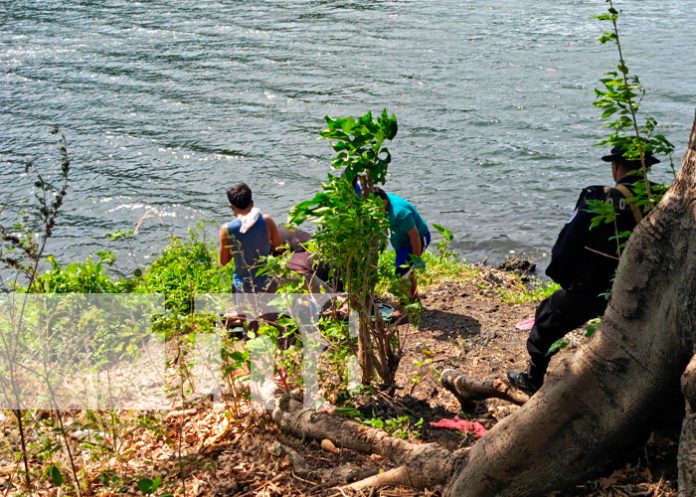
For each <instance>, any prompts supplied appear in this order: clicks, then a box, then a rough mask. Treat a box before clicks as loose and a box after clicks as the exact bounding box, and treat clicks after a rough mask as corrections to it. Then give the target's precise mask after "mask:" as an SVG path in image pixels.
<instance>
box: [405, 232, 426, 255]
mask: <svg viewBox="0 0 696 497" xmlns="http://www.w3.org/2000/svg"><path fill="white" fill-rule="evenodd" d="M408 239H409V240H410V241H411V249H413V255H415V256H416V257H420V256H421V255H422V254H423V244H422V243H421V237H420V233H418V228H416V227H415V226H414V227H413V228H411V230H410V231H409V232H408Z"/></svg>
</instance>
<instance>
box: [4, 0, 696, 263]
mask: <svg viewBox="0 0 696 497" xmlns="http://www.w3.org/2000/svg"><path fill="white" fill-rule="evenodd" d="M619 7H621V8H624V9H625V13H624V16H623V17H622V22H621V26H622V28H623V35H624V44H625V51H626V57H627V60H628V63H629V66H630V67H631V69H633V70H634V71H635V72H637V73H638V74H639V75H640V76H641V78H642V81H643V83H644V85H645V86H646V87H647V88H648V91H649V95H648V97H647V99H646V100H645V102H644V104H643V108H644V109H645V110H646V111H647V112H649V113H650V114H652V115H654V116H655V117H656V118H657V119H658V121H659V122H660V123H661V124H664V125H666V126H667V127H668V129H667V130H666V133H667V134H668V137H669V138H670V139H671V140H672V141H673V142H674V143H675V144H676V146H677V153H676V154H675V162H676V163H677V164H678V163H679V161H680V160H681V155H682V153H683V150H684V145H685V142H686V139H687V137H688V132H689V129H690V126H691V122H692V119H693V114H694V108H695V104H696V98H695V95H696V91H695V90H696V88H695V86H694V79H695V78H694V76H696V69H694V68H696V36H693V34H694V29H693V23H694V20H695V19H696V2H692V1H684V0H660V1H658V0H644V1H641V2H621V3H619ZM604 9H605V2H604V1H601V0H593V1H587V0H567V1H564V2H557V1H550V0H537V1H534V2H532V1H526V0H525V1H519V0H498V1H496V2H492V1H487V0H477V1H473V0H471V1H469V0H464V1H461V0H460V1H454V0H442V1H438V2H428V1H426V2H423V1H411V0H409V1H378V0H370V1H347V0H346V1H328V0H324V1H322V0H316V1H309V0H305V1H299V0H283V1H258V0H248V1H244V2H213V1H209V0H199V1H197V2H188V1H182V0H177V1H166V2H164V1H150V2H137V1H130V0H128V1H126V0H107V1H104V2H92V1H75V0H66V1H57V0H52V1H49V0H44V1H42V2H29V1H26V0H25V1H8V0H5V1H4V2H3V5H2V10H0V116H1V119H2V125H1V127H0V195H2V196H6V195H8V194H10V193H14V194H15V196H14V197H13V198H19V197H21V196H22V195H25V194H26V192H27V191H28V187H29V183H28V178H26V177H25V176H23V175H22V174H21V172H22V171H23V163H24V162H25V161H27V160H30V159H31V160H36V161H37V163H39V164H41V165H45V166H51V165H55V164H56V163H57V161H56V154H55V152H54V151H53V150H52V149H51V147H50V146H49V143H50V141H51V137H50V135H49V133H48V131H49V129H50V126H51V125H53V124H59V125H60V126H61V128H62V130H63V132H64V133H65V135H66V136H67V138H68V141H69V151H70V155H71V158H72V163H73V167H74V170H73V173H74V176H73V182H72V183H71V187H70V193H69V197H68V198H67V199H66V200H67V203H66V212H65V216H64V217H63V218H62V220H61V224H60V226H59V229H58V230H57V232H56V238H55V239H54V240H53V241H52V245H51V246H50V250H51V251H52V252H53V253H55V254H56V255H58V256H59V257H60V258H61V259H63V260H72V259H81V258H84V257H85V256H86V255H88V254H91V253H93V252H94V251H96V250H100V249H105V248H106V249H112V250H115V251H117V252H119V253H125V248H124V247H123V246H122V245H120V244H117V243H115V242H110V241H109V240H108V239H106V238H104V234H105V233H108V232H112V231H114V230H117V229H121V230H125V229H129V228H132V227H133V226H134V225H135V223H136V222H137V220H138V218H140V217H141V216H142V215H143V214H144V213H145V212H147V211H148V210H150V211H151V212H156V213H157V218H154V219H148V220H147V221H145V223H144V225H143V230H142V232H141V234H140V235H139V238H138V242H137V245H138V247H140V248H141V252H143V255H147V254H150V253H153V252H155V251H156V250H157V249H158V248H159V247H161V246H162V245H163V244H164V243H165V240H166V237H167V236H168V234H169V233H170V232H171V231H173V232H176V233H179V232H183V231H184V230H185V228H186V227H188V226H191V225H192V224H194V223H195V221H196V220H199V219H202V218H212V219H214V220H215V222H216V223H217V224H220V223H222V222H224V221H225V220H226V219H227V218H228V217H229V216H230V212H229V209H228V207H226V199H225V194H224V192H225V190H226V188H227V187H228V186H230V185H232V184H234V183H236V182H239V181H245V182H247V183H248V184H249V185H250V186H251V187H252V189H253V190H254V191H255V195H256V203H257V205H259V206H261V207H262V208H264V209H265V210H267V211H268V212H270V213H271V214H272V215H274V216H276V217H277V218H280V219H284V218H285V216H286V214H287V211H288V209H289V208H290V207H291V206H292V205H293V204H295V203H297V202H298V201H300V200H303V199H305V198H307V197H308V196H310V195H311V194H312V193H313V192H315V191H316V190H317V189H318V187H319V183H320V181H321V180H322V179H323V178H325V177H326V174H327V172H328V163H329V161H330V158H331V155H332V151H331V148H330V146H329V144H328V143H326V142H323V141H319V140H317V139H316V137H317V134H318V132H319V131H320V130H321V129H322V127H323V116H324V115H327V114H329V115H332V116H338V115H348V114H352V115H357V114H362V113H364V112H366V111H368V110H372V111H373V112H379V111H380V110H381V109H382V108H384V107H387V108H388V109H389V111H390V112H394V113H395V114H396V116H397V118H398V121H399V133H398V136H397V137H396V140H395V141H394V142H393V143H392V144H391V146H390V148H391V150H392V154H393V158H394V161H393V163H392V166H391V174H390V177H389V179H388V184H387V189H388V190H391V191H394V192H395V193H398V194H400V195H402V196H405V197H407V198H409V199H410V200H411V201H412V202H413V203H414V204H415V205H416V206H417V207H418V208H419V210H420V211H421V212H422V214H423V215H424V217H425V218H426V219H427V220H429V221H430V222H437V223H440V224H443V225H445V226H447V227H448V228H449V229H450V230H452V231H453V232H454V233H455V236H456V244H455V246H456V248H457V249H458V250H459V251H460V252H462V253H463V254H464V255H466V256H467V257H468V258H469V259H470V260H481V259H484V258H486V257H490V258H491V259H493V260H496V259H500V258H502V257H504V256H505V254H506V253H508V252H509V251H511V250H514V251H518V252H520V251H524V252H527V253H529V254H530V255H531V256H532V257H533V258H537V259H543V258H544V252H545V251H548V249H549V248H550V246H551V244H552V243H553V240H554V239H555V236H556V234H557V232H558V230H559V229H560V226H561V224H562V223H563V220H564V218H565V217H566V216H567V214H568V213H569V211H570V210H571V209H572V207H573V205H574V203H575V200H576V197H577V193H578V190H579V188H581V187H582V186H584V185H585V184H588V183H604V182H608V181H610V174H609V171H608V169H607V167H606V165H605V164H604V163H602V162H601V161H600V160H599V156H601V155H602V153H603V151H602V150H600V149H596V148H594V147H593V143H594V142H596V141H597V140H598V139H599V138H600V137H602V136H603V134H604V132H603V131H602V130H600V128H599V120H598V115H599V113H598V112H597V111H596V110H595V109H594V108H593V107H592V100H593V88H595V87H596V81H597V78H598V77H599V76H600V75H601V74H602V73H603V72H604V71H606V70H609V69H611V68H612V67H613V64H614V63H615V59H616V56H615V53H614V51H613V50H612V49H610V47H608V46H601V45H599V43H598V42H596V38H597V36H598V35H599V34H600V32H601V31H602V29H603V26H602V23H599V22H598V21H594V20H591V15H592V14H596V13H601V12H603V11H604ZM657 175H658V176H659V177H660V179H665V178H668V177H669V175H668V174H667V169H666V168H664V167H663V168H659V169H658V170H657ZM214 231H215V228H214V227H211V228H210V232H211V233H214Z"/></svg>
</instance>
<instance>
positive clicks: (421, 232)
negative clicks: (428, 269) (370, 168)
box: [374, 188, 430, 300]
mask: <svg viewBox="0 0 696 497" xmlns="http://www.w3.org/2000/svg"><path fill="white" fill-rule="evenodd" d="M374 193H375V195H377V196H378V197H380V198H381V199H382V200H384V204H385V207H386V209H387V215H388V216H389V226H390V228H391V236H390V237H389V241H390V242H391V244H392V247H394V250H395V251H396V273H397V274H400V275H402V276H406V275H408V276H409V278H410V280H411V300H414V299H415V298H416V297H417V295H418V283H417V281H416V275H415V274H414V272H413V267H416V266H417V267H424V264H423V260H422V259H421V255H422V254H423V251H424V250H425V249H426V247H427V246H428V245H430V230H429V229H428V225H427V224H426V222H425V221H424V220H423V218H422V217H421V215H420V214H419V213H418V210H416V208H415V207H414V206H413V205H412V204H411V203H410V202H408V201H407V200H406V199H403V198H401V197H399V196H398V195H394V194H393V193H385V192H384V190H382V189H381V188H375V189H374Z"/></svg>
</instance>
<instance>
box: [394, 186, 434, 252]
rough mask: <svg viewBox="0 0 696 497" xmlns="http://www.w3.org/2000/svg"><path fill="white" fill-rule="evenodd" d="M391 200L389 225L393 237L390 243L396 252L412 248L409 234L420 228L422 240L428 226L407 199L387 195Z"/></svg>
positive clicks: (419, 232)
mask: <svg viewBox="0 0 696 497" xmlns="http://www.w3.org/2000/svg"><path fill="white" fill-rule="evenodd" d="M387 198H388V199H389V208H388V209H387V213H388V215H389V225H390V227H391V236H390V237H389V241H390V242H391V244H392V247H394V249H395V250H399V249H400V248H403V247H409V246H411V239H410V238H409V237H408V232H409V231H411V230H412V229H413V227H414V226H415V227H416V228H418V234H419V235H420V237H421V238H423V237H425V235H426V234H427V233H428V225H427V224H426V223H425V221H423V218H422V217H421V216H420V214H419V213H418V211H417V210H416V208H415V207H413V205H411V204H410V203H409V202H408V201H407V200H406V199H403V198H401V197H399V196H398V195H394V194H393V193H387Z"/></svg>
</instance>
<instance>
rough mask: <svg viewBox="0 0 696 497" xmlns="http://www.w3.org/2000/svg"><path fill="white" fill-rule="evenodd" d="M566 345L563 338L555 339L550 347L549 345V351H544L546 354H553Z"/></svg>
mask: <svg viewBox="0 0 696 497" xmlns="http://www.w3.org/2000/svg"><path fill="white" fill-rule="evenodd" d="M567 346H568V342H566V341H565V340H564V339H562V338H561V339H560V340H556V341H555V342H553V343H552V344H551V347H549V351H548V352H547V353H546V355H547V356H550V355H553V354H555V353H556V352H558V351H559V350H561V349H565V348H566V347H567Z"/></svg>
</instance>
